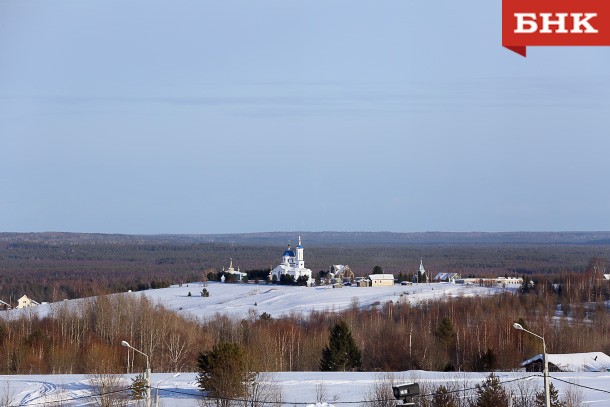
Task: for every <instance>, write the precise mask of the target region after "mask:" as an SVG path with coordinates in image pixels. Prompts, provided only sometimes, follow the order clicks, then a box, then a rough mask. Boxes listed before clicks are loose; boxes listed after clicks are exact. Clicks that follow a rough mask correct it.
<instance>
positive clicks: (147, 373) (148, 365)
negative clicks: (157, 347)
mask: <svg viewBox="0 0 610 407" xmlns="http://www.w3.org/2000/svg"><path fill="white" fill-rule="evenodd" d="M121 346H125V347H126V348H129V349H133V350H135V351H136V352H138V353H139V354H141V355H144V357H145V358H146V407H150V363H149V361H148V355H147V354H146V353H144V352H142V351H141V350H138V349H136V348H134V347H133V346H131V345H130V344H129V342H127V341H121Z"/></svg>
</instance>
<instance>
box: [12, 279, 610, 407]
mask: <svg viewBox="0 0 610 407" xmlns="http://www.w3.org/2000/svg"><path fill="white" fill-rule="evenodd" d="M204 287H205V288H207V290H208V291H209V293H210V296H209V297H202V296H201V291H202V289H203V288H204ZM501 291H503V289H501V288H485V287H479V286H476V285H474V286H473V285H456V284H447V283H440V284H414V285H408V286H401V285H395V286H393V287H368V288H358V287H343V288H326V287H311V288H308V287H289V286H276V285H265V284H261V285H253V284H221V283H207V284H204V283H190V284H188V285H186V284H185V285H182V286H172V287H169V288H164V289H157V290H148V291H143V292H138V293H123V294H117V295H145V296H147V297H149V298H150V299H151V300H153V301H156V302H159V303H161V304H163V305H164V306H165V307H167V308H169V309H172V310H175V311H176V312H178V313H184V314H189V315H192V316H195V317H198V318H208V317H212V316H214V315H215V314H217V313H220V314H225V315H229V316H231V317H234V318H246V317H249V316H251V315H252V313H256V314H258V315H260V314H262V313H263V312H267V313H269V314H271V316H273V317H278V316H281V315H288V314H291V313H295V312H296V313H305V314H307V313H309V312H311V311H314V310H315V311H340V310H345V309H348V308H350V307H353V306H358V307H360V308H370V307H371V306H375V305H382V304H384V303H386V302H388V301H393V302H397V301H408V302H410V303H417V302H420V301H427V300H438V299H442V298H444V297H459V296H479V295H493V294H495V293H498V292H501ZM189 292H190V293H191V295H190V296H189ZM78 301H82V300H72V301H65V302H63V304H66V303H68V304H74V305H77V304H78ZM55 306H57V304H42V305H40V306H37V307H32V308H30V309H28V310H13V311H9V312H5V313H3V315H4V316H7V317H10V316H15V315H19V314H20V313H22V312H36V313H39V314H41V315H45V314H47V313H49V312H50V310H51V308H52V307H55ZM382 375H384V374H383V373H371V372H356V373H331V372H281V373H274V374H272V378H271V380H272V381H273V382H274V383H277V384H278V385H279V386H280V388H281V390H282V393H283V396H284V397H283V400H284V403H283V404H282V405H284V406H294V405H297V406H306V405H309V404H314V405H315V402H316V401H318V400H316V394H317V393H319V389H320V387H321V386H322V387H323V388H324V389H325V393H326V395H327V397H326V398H325V400H323V401H327V402H328V405H333V406H335V407H338V406H341V405H347V406H356V405H359V404H360V403H359V402H362V401H363V400H364V399H365V398H366V397H365V395H366V393H367V391H370V390H371V387H372V386H373V385H374V384H375V383H376V381H378V380H379V379H380V377H381V376H382ZM532 375H533V374H532V373H525V372H514V373H513V372H510V373H502V372H500V373H498V376H499V377H500V378H501V380H502V381H503V382H505V381H506V382H508V381H512V380H514V379H523V380H517V381H514V382H512V383H511V384H510V385H511V386H514V385H516V384H518V383H527V384H528V385H530V387H534V388H535V389H536V390H541V389H542V387H543V385H542V378H541V377H540V376H539V375H538V376H535V377H530V376H532ZM534 375H536V374H534ZM396 376H397V377H400V378H402V379H404V380H406V381H409V380H410V381H416V382H419V383H420V384H422V383H428V384H429V385H430V386H431V388H436V387H438V386H439V385H441V384H445V385H447V384H449V383H451V382H454V383H459V385H460V387H469V388H470V387H474V385H475V384H477V383H481V382H482V381H483V380H484V378H485V377H486V376H487V374H485V373H455V374H449V373H441V372H422V371H416V372H402V373H396ZM553 376H554V377H556V378H558V379H561V380H565V381H568V382H573V383H577V384H579V385H582V386H587V387H588V388H583V387H580V388H579V389H580V390H579V391H581V392H582V396H583V400H584V401H585V404H586V405H593V406H610V393H609V392H608V391H610V373H554V374H553ZM132 377H133V376H129V375H125V376H121V380H122V383H123V385H124V386H125V387H128V386H129V385H131V378H132ZM526 377H527V379H524V378H526ZM161 381H162V382H161ZM553 383H554V385H555V386H556V387H557V388H558V389H559V390H560V393H563V392H565V391H566V390H567V389H568V388H570V386H569V385H568V384H566V383H564V382H562V381H559V380H553ZM152 385H153V387H155V388H156V387H159V388H160V389H161V391H160V392H159V396H160V402H159V405H160V406H166V407H173V406H180V407H188V406H197V405H199V403H198V400H200V398H201V394H200V392H199V390H198V388H197V383H196V374H195V373H183V374H181V375H180V376H179V377H175V378H174V377H172V374H171V373H153V376H152ZM572 389H575V388H574V387H572ZM595 389H601V390H606V392H605V393H604V392H603V391H598V390H595ZM96 391H97V390H96V388H95V387H93V386H92V385H91V382H90V378H89V377H88V376H86V375H47V376H44V375H40V376H0V405H2V406H5V405H8V406H37V405H45V404H46V405H52V404H56V405H63V406H81V405H94V404H96V400H95V398H92V397H91V396H92V395H93V394H95V393H96ZM154 394H155V391H154V390H153V397H154ZM133 403H136V402H133ZM136 404H137V403H136ZM153 405H154V403H153Z"/></svg>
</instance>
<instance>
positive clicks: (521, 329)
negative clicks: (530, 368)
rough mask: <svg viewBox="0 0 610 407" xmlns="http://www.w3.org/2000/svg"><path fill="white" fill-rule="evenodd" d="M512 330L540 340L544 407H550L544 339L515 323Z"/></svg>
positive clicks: (547, 363)
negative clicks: (542, 358)
mask: <svg viewBox="0 0 610 407" xmlns="http://www.w3.org/2000/svg"><path fill="white" fill-rule="evenodd" d="M513 328H515V329H517V330H519V331H524V332H527V333H528V334H530V335H534V336H535V337H536V338H540V339H542V351H543V353H544V405H545V406H546V407H551V394H550V392H549V361H548V359H547V357H546V342H545V341H544V338H543V337H542V336H540V335H536V334H535V333H533V332H530V331H528V330H527V329H525V328H523V326H521V324H519V323H517V322H515V323H514V324H513Z"/></svg>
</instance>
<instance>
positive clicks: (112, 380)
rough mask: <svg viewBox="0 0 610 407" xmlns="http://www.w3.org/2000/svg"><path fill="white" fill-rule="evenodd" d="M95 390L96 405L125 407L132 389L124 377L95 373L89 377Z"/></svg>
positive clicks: (101, 406)
mask: <svg viewBox="0 0 610 407" xmlns="http://www.w3.org/2000/svg"><path fill="white" fill-rule="evenodd" d="M87 378H88V379H89V383H91V387H92V388H93V392H94V394H93V396H94V397H95V400H96V402H95V405H96V406H99V407H123V406H126V405H127V403H128V400H129V395H130V389H129V386H128V385H126V384H125V380H124V379H123V376H122V375H118V374H108V373H95V374H92V375H88V376H87Z"/></svg>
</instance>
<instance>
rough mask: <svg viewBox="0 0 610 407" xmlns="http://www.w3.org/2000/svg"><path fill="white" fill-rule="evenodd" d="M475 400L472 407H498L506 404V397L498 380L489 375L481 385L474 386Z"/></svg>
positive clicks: (493, 375) (494, 376)
mask: <svg viewBox="0 0 610 407" xmlns="http://www.w3.org/2000/svg"><path fill="white" fill-rule="evenodd" d="M476 393H477V398H476V400H475V401H474V402H473V403H472V404H471V405H472V407H499V406H505V405H507V404H508V395H507V394H506V391H505V390H504V387H502V384H500V379H499V378H498V376H496V375H495V374H493V373H491V374H490V375H489V376H487V379H485V383H483V384H482V385H480V384H477V385H476Z"/></svg>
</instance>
